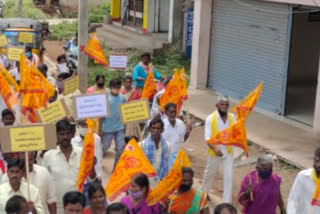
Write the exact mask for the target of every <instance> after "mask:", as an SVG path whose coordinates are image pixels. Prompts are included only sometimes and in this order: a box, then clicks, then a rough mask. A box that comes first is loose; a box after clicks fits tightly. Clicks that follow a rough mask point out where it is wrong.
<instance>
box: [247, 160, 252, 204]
mask: <svg viewBox="0 0 320 214" xmlns="http://www.w3.org/2000/svg"><path fill="white" fill-rule="evenodd" d="M247 160H248V158H247ZM248 172H249V185H252V177H251V174H250V173H251V170H250V163H249V161H248ZM249 199H250V201H253V188H252V191H250V196H249Z"/></svg>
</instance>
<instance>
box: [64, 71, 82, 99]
mask: <svg viewBox="0 0 320 214" xmlns="http://www.w3.org/2000/svg"><path fill="white" fill-rule="evenodd" d="M79 87H80V76H79V75H76V76H73V77H70V78H68V79H66V80H65V81H64V82H63V95H68V94H71V93H73V92H75V91H76V90H78V89H79Z"/></svg>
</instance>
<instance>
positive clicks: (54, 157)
mask: <svg viewBox="0 0 320 214" xmlns="http://www.w3.org/2000/svg"><path fill="white" fill-rule="evenodd" d="M81 154H82V148H80V147H77V146H72V152H71V155H70V157H69V161H67V159H66V157H65V156H64V154H63V153H62V152H61V150H60V147H59V146H58V147H57V149H54V150H50V151H48V152H46V153H45V155H44V157H43V161H42V165H43V166H44V167H46V168H47V169H48V171H49V173H50V174H51V176H52V179H53V185H54V187H55V189H56V198H57V213H59V214H60V213H63V201H62V199H63V196H64V194H65V193H66V192H69V191H76V190H77V187H76V182H77V178H78V172H79V167H80V160H81Z"/></svg>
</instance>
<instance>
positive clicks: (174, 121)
mask: <svg viewBox="0 0 320 214" xmlns="http://www.w3.org/2000/svg"><path fill="white" fill-rule="evenodd" d="M165 113H166V115H167V117H166V118H165V119H164V120H163V123H164V131H163V133H162V136H163V137H164V139H166V141H167V142H169V143H170V145H171V158H170V164H169V165H170V167H171V166H172V165H173V163H174V161H175V159H176V156H177V153H178V152H179V150H180V149H181V145H182V143H183V142H184V141H186V140H187V139H188V137H189V135H190V133H191V130H192V126H191V124H188V126H187V128H186V126H185V124H184V122H183V121H182V120H180V119H178V118H177V105H176V104H174V103H168V104H167V105H166V106H165Z"/></svg>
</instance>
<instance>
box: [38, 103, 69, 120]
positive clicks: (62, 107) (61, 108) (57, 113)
mask: <svg viewBox="0 0 320 214" xmlns="http://www.w3.org/2000/svg"><path fill="white" fill-rule="evenodd" d="M36 114H37V117H38V120H39V121H41V122H42V123H54V122H56V121H58V120H60V119H62V118H64V117H66V116H67V115H68V114H69V111H68V108H67V107H66V104H65V103H64V100H58V101H56V102H53V103H50V104H49V105H48V106H47V107H46V108H45V107H42V108H40V109H38V110H37V112H36Z"/></svg>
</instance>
